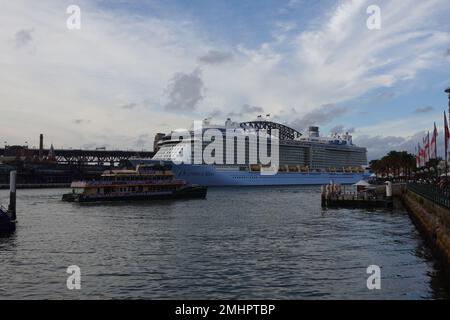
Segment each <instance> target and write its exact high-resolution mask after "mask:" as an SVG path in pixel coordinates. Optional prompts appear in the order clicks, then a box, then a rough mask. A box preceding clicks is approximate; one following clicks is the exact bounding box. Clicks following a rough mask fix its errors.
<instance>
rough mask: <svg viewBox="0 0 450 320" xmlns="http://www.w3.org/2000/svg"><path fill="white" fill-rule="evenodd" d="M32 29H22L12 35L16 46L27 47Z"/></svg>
mask: <svg viewBox="0 0 450 320" xmlns="http://www.w3.org/2000/svg"><path fill="white" fill-rule="evenodd" d="M33 32H34V29H22V30H19V31H17V32H16V34H15V35H14V42H15V44H16V47H17V48H23V47H27V46H29V45H30V44H32V42H33V36H32V33H33Z"/></svg>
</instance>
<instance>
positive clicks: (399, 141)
mask: <svg viewBox="0 0 450 320" xmlns="http://www.w3.org/2000/svg"><path fill="white" fill-rule="evenodd" d="M426 134H427V133H426V132H425V131H417V132H415V133H414V134H413V135H411V136H382V135H375V136H370V135H361V136H358V137H355V138H354V139H353V142H354V144H356V145H358V146H362V147H366V148H367V153H368V159H369V160H373V159H379V158H381V157H383V156H384V155H386V154H387V153H388V152H389V151H391V150H396V151H407V152H409V153H412V154H414V153H415V152H416V147H417V144H418V143H420V145H422V139H423V138H424V137H425V136H426ZM431 134H432V132H430V139H431ZM443 146H444V133H443V131H439V132H438V137H437V151H438V156H441V157H442V156H443V153H444V148H443Z"/></svg>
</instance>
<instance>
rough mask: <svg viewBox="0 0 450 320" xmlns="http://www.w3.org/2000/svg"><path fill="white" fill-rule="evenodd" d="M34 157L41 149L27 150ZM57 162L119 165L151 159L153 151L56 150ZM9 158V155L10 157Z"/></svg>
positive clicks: (1, 152) (45, 152)
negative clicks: (124, 161)
mask: <svg viewBox="0 0 450 320" xmlns="http://www.w3.org/2000/svg"><path fill="white" fill-rule="evenodd" d="M30 152H31V153H32V156H34V157H38V156H39V149H27V153H28V154H29V153H30ZM48 153H49V149H44V150H43V154H44V155H45V156H46V155H48ZM54 153H55V157H56V161H58V163H68V164H75V163H118V162H120V161H122V160H128V159H130V158H132V157H137V158H151V157H153V155H154V152H153V151H132V150H127V151H123V150H82V149H55V150H54ZM4 154H5V149H0V156H3V155H4ZM8 156H9V155H8Z"/></svg>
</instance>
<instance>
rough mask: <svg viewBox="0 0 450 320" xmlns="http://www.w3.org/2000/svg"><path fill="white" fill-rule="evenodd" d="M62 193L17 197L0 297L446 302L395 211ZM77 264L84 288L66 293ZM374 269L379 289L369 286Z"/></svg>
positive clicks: (290, 197)
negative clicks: (80, 197) (67, 199)
mask: <svg viewBox="0 0 450 320" xmlns="http://www.w3.org/2000/svg"><path fill="white" fill-rule="evenodd" d="M64 191H65V190H63V189H47V190H19V192H18V212H19V214H18V217H19V224H18V228H17V231H16V233H15V234H13V235H11V236H9V237H3V238H0V260H1V261H2V263H1V265H0V298H29V299H38V298H49V299H56V298H74V299H77V298H88V299H89V298H154V299H158V298H159V299H168V298H181V299H183V298H184V299H193V298H230V299H237V298H250V299H258V298H262V299H264V298H279V299H318V298H322V299H331V298H357V299H358V298H360V299H374V298H375V299H379V298H380V299H391V298H397V299H430V298H448V297H449V289H448V288H446V287H445V285H444V281H443V278H442V277H443V276H442V271H441V267H440V265H439V263H437V262H436V261H435V260H434V259H433V257H432V255H431V253H430V251H429V249H428V248H427V246H426V245H425V244H424V242H423V241H422V240H421V238H420V236H419V234H418V233H417V231H416V230H415V228H414V226H413V225H412V224H411V221H410V220H409V218H408V216H407V214H406V212H405V211H404V210H403V209H395V210H391V211H389V210H372V211H369V210H347V209H343V210H322V208H321V207H320V194H319V188H317V187H278V188H237V189H232V188H211V189H210V190H209V193H208V198H207V199H206V200H192V201H177V202H167V201H159V202H150V203H132V204H123V203H122V204H119V203H115V204H91V205H79V204H71V203H64V202H62V201H60V197H61V194H62V193H63V192H64ZM7 198H8V194H7V191H6V190H4V191H0V201H1V202H2V203H7V201H8V200H7ZM73 264H76V265H79V266H80V267H81V270H82V290H80V291H69V290H67V288H66V277H67V276H68V274H66V268H67V266H69V265H73ZM370 264H377V265H379V266H380V267H381V268H382V290H381V291H369V290H367V288H366V279H367V276H368V275H367V274H366V268H367V266H369V265H370ZM6 270H15V272H14V273H7V272H6Z"/></svg>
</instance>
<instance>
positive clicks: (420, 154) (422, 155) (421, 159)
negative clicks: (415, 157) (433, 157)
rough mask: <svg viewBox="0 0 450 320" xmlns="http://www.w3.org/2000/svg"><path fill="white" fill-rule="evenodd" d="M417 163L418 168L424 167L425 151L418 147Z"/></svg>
mask: <svg viewBox="0 0 450 320" xmlns="http://www.w3.org/2000/svg"><path fill="white" fill-rule="evenodd" d="M419 161H420V167H424V166H425V150H424V149H423V148H422V147H421V146H420V145H419Z"/></svg>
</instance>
